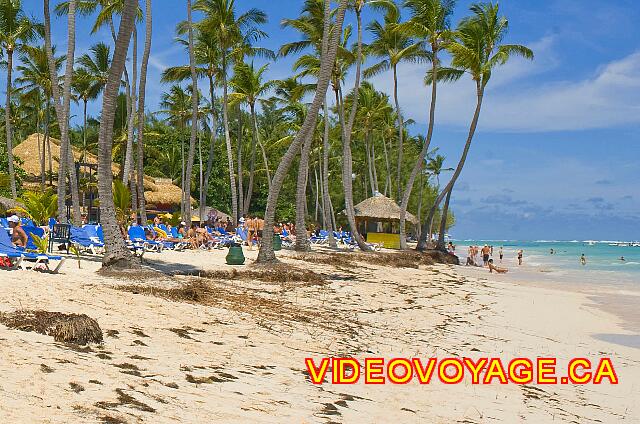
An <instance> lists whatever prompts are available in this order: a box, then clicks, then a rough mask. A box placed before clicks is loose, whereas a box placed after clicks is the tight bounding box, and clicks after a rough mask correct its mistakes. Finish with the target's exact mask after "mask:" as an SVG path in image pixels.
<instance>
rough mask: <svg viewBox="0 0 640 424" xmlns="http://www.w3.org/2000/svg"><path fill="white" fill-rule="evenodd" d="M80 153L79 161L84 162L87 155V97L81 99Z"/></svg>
mask: <svg viewBox="0 0 640 424" xmlns="http://www.w3.org/2000/svg"><path fill="white" fill-rule="evenodd" d="M82 102H83V105H82V154H81V156H80V161H81V162H84V161H85V160H86V156H87V99H82Z"/></svg>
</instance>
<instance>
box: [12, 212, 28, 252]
mask: <svg viewBox="0 0 640 424" xmlns="http://www.w3.org/2000/svg"><path fill="white" fill-rule="evenodd" d="M7 222H9V228H10V229H11V242H12V243H13V245H14V246H16V247H27V243H28V242H29V237H28V236H27V233H25V232H24V230H23V229H22V227H21V226H20V218H18V217H17V216H16V215H12V216H10V217H9V218H7Z"/></svg>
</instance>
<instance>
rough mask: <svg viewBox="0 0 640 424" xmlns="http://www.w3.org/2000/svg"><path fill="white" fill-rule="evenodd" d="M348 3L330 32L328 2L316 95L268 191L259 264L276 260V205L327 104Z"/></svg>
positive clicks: (327, 3)
mask: <svg viewBox="0 0 640 424" xmlns="http://www.w3.org/2000/svg"><path fill="white" fill-rule="evenodd" d="M347 3H348V1H347V0H341V1H340V3H339V5H338V9H337V11H336V14H335V16H336V20H335V26H334V31H331V30H330V28H331V14H330V1H329V0H325V12H324V22H323V33H322V34H323V35H322V50H321V51H322V55H321V65H320V70H319V72H318V80H317V84H316V91H315V95H314V98H313V101H312V103H311V105H310V106H309V108H308V110H307V114H306V116H305V119H304V122H303V124H302V126H301V128H300V131H298V133H297V134H296V136H295V138H294V139H293V141H292V142H291V144H290V145H289V148H288V149H287V152H286V153H285V155H284V156H283V158H282V160H281V161H280V164H279V165H278V169H277V170H276V172H275V174H274V176H273V180H272V181H271V189H270V190H269V196H268V197H267V207H266V210H265V214H264V215H265V217H264V228H266V229H267V230H266V231H265V233H264V234H263V239H262V244H261V245H260V251H259V252H258V262H272V261H274V260H275V259H276V258H275V254H274V251H273V244H272V242H273V232H272V231H271V229H272V228H273V224H274V219H275V212H276V203H277V201H278V196H279V195H280V190H281V189H282V184H283V182H284V179H285V177H286V175H287V172H288V170H289V168H290V166H291V163H292V162H293V159H294V157H295V156H296V154H297V152H298V151H299V150H300V147H301V146H302V144H303V143H304V142H305V140H306V139H307V137H308V136H309V133H311V132H312V131H313V130H314V128H315V126H316V123H317V118H318V112H319V110H320V107H321V105H322V104H323V102H324V101H325V97H326V93H327V88H328V87H329V83H330V81H331V74H332V69H333V65H334V63H335V60H336V53H337V50H338V45H339V44H340V43H339V42H340V35H341V34H342V25H343V23H344V14H345V11H346V8H347Z"/></svg>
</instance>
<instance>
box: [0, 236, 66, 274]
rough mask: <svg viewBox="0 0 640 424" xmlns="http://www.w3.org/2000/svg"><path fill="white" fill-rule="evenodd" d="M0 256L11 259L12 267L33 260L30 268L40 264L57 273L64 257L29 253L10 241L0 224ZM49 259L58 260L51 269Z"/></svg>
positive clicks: (15, 267) (18, 266) (35, 267)
mask: <svg viewBox="0 0 640 424" xmlns="http://www.w3.org/2000/svg"><path fill="white" fill-rule="evenodd" d="M0 256H3V257H6V258H10V259H12V265H13V266H12V268H14V269H19V268H21V266H22V263H23V262H24V261H28V262H33V266H32V267H31V269H32V270H34V269H38V268H39V267H40V266H42V267H44V268H45V269H46V270H47V271H52V272H53V273H54V274H57V273H58V272H59V271H60V268H62V265H63V264H64V262H65V260H66V258H64V257H62V256H52V255H45V254H41V253H30V252H27V251H26V250H23V249H20V248H17V247H15V246H14V245H13V243H12V242H11V237H10V236H9V232H8V230H7V229H6V228H5V227H2V226H0ZM51 261H58V265H57V266H56V267H55V268H54V269H53V270H51V269H50V268H49V264H50V262H51Z"/></svg>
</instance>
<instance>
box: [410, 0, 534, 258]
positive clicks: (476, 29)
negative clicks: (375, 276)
mask: <svg viewBox="0 0 640 424" xmlns="http://www.w3.org/2000/svg"><path fill="white" fill-rule="evenodd" d="M471 12H473V15H472V16H471V17H468V18H465V19H463V20H462V21H461V22H460V24H459V26H458V28H457V30H456V33H455V39H454V40H453V41H452V42H451V43H449V44H448V45H447V50H448V51H449V52H450V53H451V56H452V59H451V67H450V68H444V69H441V70H439V71H438V74H437V75H431V74H427V82H430V80H431V79H432V78H434V77H435V78H434V79H441V80H455V79H459V78H460V77H462V76H463V75H464V74H469V75H470V76H471V79H472V80H473V82H474V83H475V86H476V108H475V111H474V114H473V118H472V120H471V125H470V127H469V133H468V135H467V140H466V142H465V146H464V150H463V152H462V156H461V157H460V161H459V162H458V165H457V166H456V169H455V171H454V173H453V176H452V177H451V180H450V181H449V183H448V184H447V185H446V186H445V188H444V189H443V190H442V192H441V193H440V194H439V195H438V197H437V198H436V201H435V203H434V205H439V204H440V202H441V201H442V200H443V199H444V198H445V197H446V198H447V199H449V198H450V197H451V192H452V191H453V187H454V185H455V183H456V181H457V180H458V177H459V176H460V174H461V173H462V169H463V167H464V165H465V162H466V159H467V155H468V154H469V149H470V147H471V142H472V140H473V136H474V135H475V132H476V128H477V126H478V119H479V118H480V110H481V108H482V100H483V98H484V92H485V88H486V86H487V84H488V83H489V81H490V79H491V76H492V74H493V72H494V70H495V69H496V68H497V67H499V66H502V65H504V64H505V63H507V62H508V61H509V59H510V58H511V57H513V56H521V57H524V58H525V59H533V52H532V51H531V50H530V49H528V48H527V47H525V46H522V45H519V44H502V41H503V39H504V37H505V36H506V34H507V30H508V28H509V21H508V20H507V18H506V17H504V16H501V15H500V9H499V6H498V4H497V3H478V4H474V5H473V6H471ZM436 207H437V206H436ZM447 210H448V202H445V205H444V207H443V211H442V216H443V218H442V222H441V224H440V231H439V236H438V244H437V248H438V249H441V250H444V248H445V245H444V233H445V229H446V217H447ZM433 213H435V210H434V208H433V207H432V209H431V211H430V212H429V215H430V217H428V218H427V221H425V223H424V225H423V228H422V230H423V231H422V235H421V237H420V241H419V243H418V249H424V248H425V247H426V241H427V240H426V237H427V232H428V231H427V230H428V227H427V226H428V224H427V223H428V222H429V221H430V220H431V217H432V216H433V215H432V214H433Z"/></svg>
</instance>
